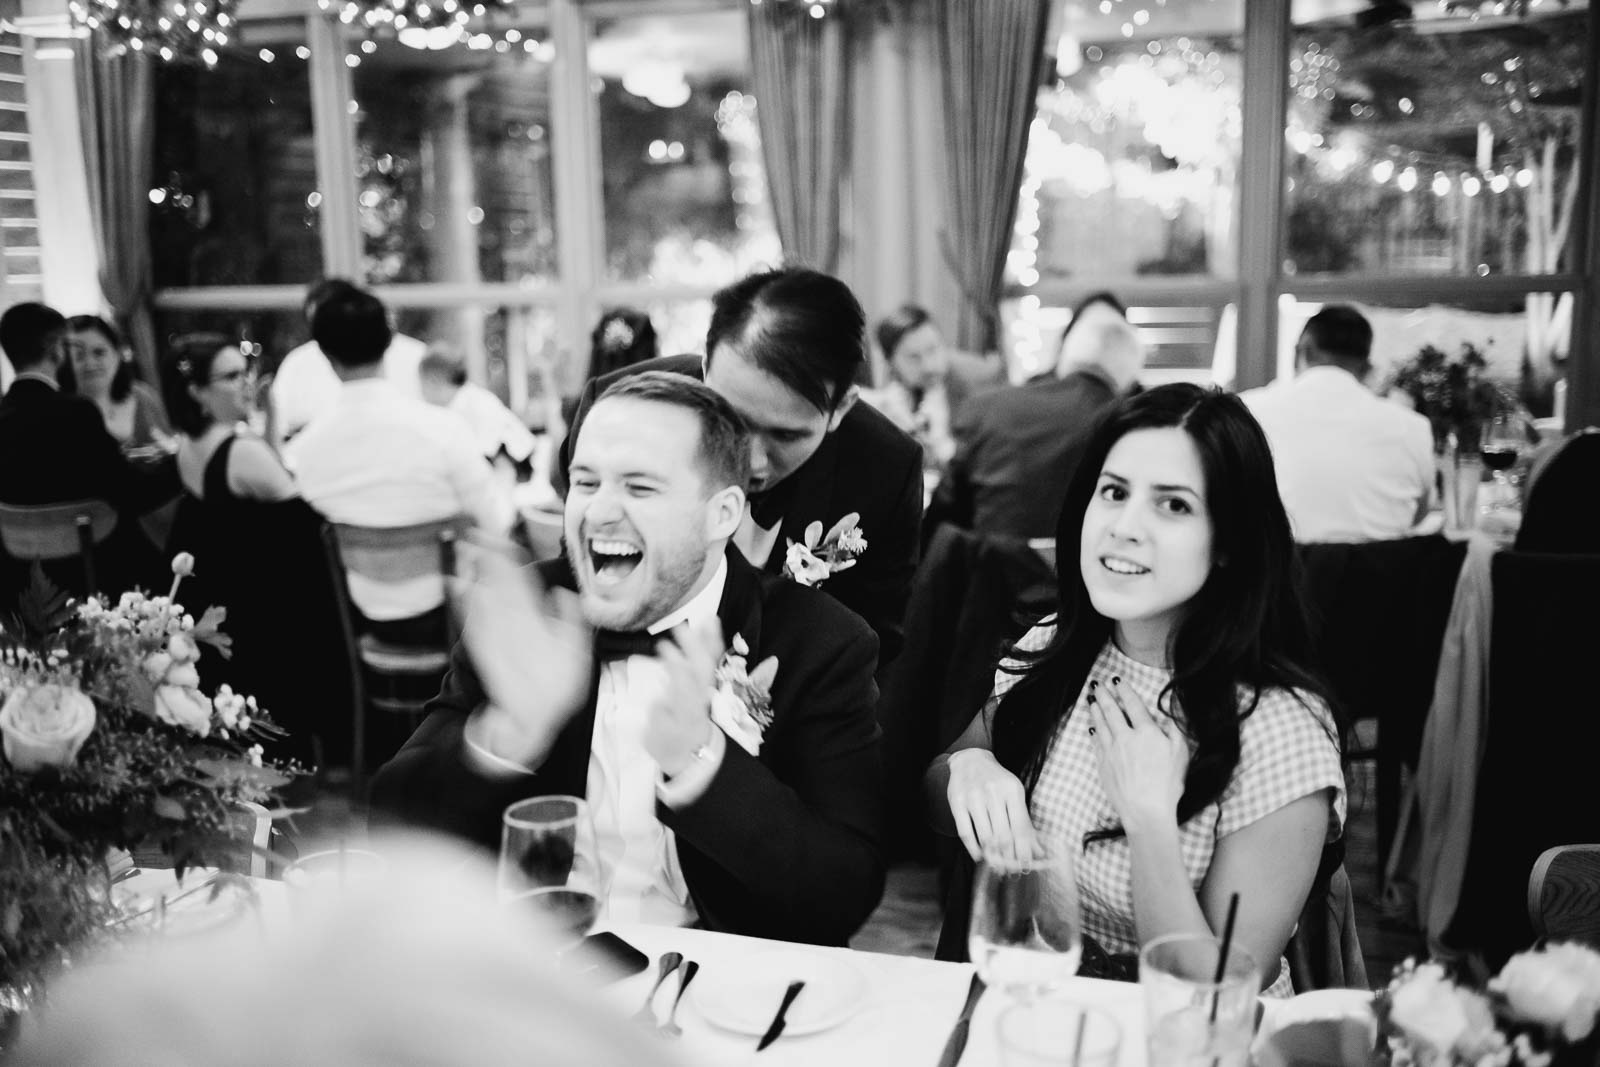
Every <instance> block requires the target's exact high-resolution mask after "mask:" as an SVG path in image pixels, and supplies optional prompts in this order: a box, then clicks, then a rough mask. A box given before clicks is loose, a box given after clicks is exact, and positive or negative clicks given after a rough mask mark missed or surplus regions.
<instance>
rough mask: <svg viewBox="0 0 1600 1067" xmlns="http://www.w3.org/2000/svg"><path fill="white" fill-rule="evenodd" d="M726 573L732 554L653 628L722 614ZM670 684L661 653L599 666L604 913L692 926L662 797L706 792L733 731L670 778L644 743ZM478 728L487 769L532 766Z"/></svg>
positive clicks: (594, 798)
mask: <svg viewBox="0 0 1600 1067" xmlns="http://www.w3.org/2000/svg"><path fill="white" fill-rule="evenodd" d="M727 580H728V564H727V561H726V560H723V561H721V562H719V563H718V565H717V570H716V572H715V573H714V574H713V575H712V577H711V581H710V582H708V583H707V584H706V587H705V588H704V589H702V590H700V592H698V593H696V594H695V595H694V596H693V597H692V598H691V599H690V600H689V602H688V603H686V604H684V605H683V607H681V608H679V609H678V610H677V611H675V612H673V613H672V614H671V615H668V616H667V617H666V618H664V619H662V620H661V621H660V622H657V623H655V624H654V625H653V626H650V627H649V628H648V629H649V632H650V633H652V634H659V633H665V632H666V631H668V630H670V629H672V628H673V627H675V626H679V625H681V624H683V623H689V624H690V625H694V624H697V623H703V622H705V621H707V620H710V619H712V618H715V617H716V614H717V605H718V604H719V603H721V601H722V590H723V586H725V585H726V584H727ZM665 684H666V674H665V672H664V671H663V670H662V668H661V665H660V664H659V663H658V662H657V661H656V659H655V658H654V657H653V656H643V655H639V656H629V657H628V658H626V659H622V660H615V661H612V662H609V663H606V664H604V665H603V666H602V667H601V669H600V680H599V690H598V693H597V695H596V697H595V708H594V735H593V738H592V740H591V741H590V745H589V776H588V780H587V789H586V797H587V800H588V803H589V815H590V818H591V819H592V821H593V822H594V832H595V845H596V847H597V849H598V850H599V854H600V855H599V860H600V876H601V879H602V881H603V883H604V885H605V899H604V900H603V901H602V905H601V906H602V910H601V916H602V919H603V920H605V921H609V922H619V923H627V922H644V923H652V924H655V925H663V926H688V925H690V924H691V923H693V922H694V921H695V918H696V913H695V908H694V902H693V901H692V900H690V899H689V887H688V885H687V884H686V883H685V882H684V880H683V870H682V868H681V867H680V866H679V864H678V848H677V839H676V837H675V836H674V834H673V833H672V831H671V830H669V829H667V827H665V826H663V825H662V824H661V821H660V820H659V819H657V818H656V801H657V800H658V799H659V800H660V801H661V802H662V803H663V804H665V805H666V806H667V807H669V808H680V807H684V806H686V805H688V804H691V803H693V802H694V801H695V800H698V799H699V797H700V795H701V794H702V793H704V792H705V790H706V787H707V786H709V785H710V784H711V779H712V778H713V777H715V776H716V773H717V768H718V767H720V766H721V765H722V757H723V754H724V753H725V752H726V751H727V740H726V738H725V736H724V735H723V733H722V731H721V730H719V729H713V730H711V743H710V745H708V746H707V752H706V754H705V756H704V758H701V759H696V760H695V761H694V762H693V763H692V764H690V765H689V766H688V767H687V768H685V769H684V770H683V771H681V772H679V773H678V774H677V775H675V776H673V778H671V779H670V780H668V779H666V778H665V777H664V776H663V775H662V773H661V768H660V767H659V766H657V765H656V762H655V760H654V759H652V758H651V757H650V753H649V752H648V751H647V750H646V749H645V746H644V732H645V725H646V718H647V716H648V715H649V711H650V704H651V698H652V696H653V695H654V694H655V693H658V692H659V691H660V690H661V688H662V687H663V686H664V685H665ZM474 732H475V731H474V730H473V729H472V728H471V727H469V729H468V731H467V735H466V736H467V742H466V745H467V755H468V758H469V759H470V760H471V761H472V763H473V764H474V765H475V766H476V767H477V768H478V769H479V771H480V772H481V773H483V774H486V775H490V776H503V775H508V774H528V773H531V772H529V771H528V770H527V769H526V768H525V767H522V766H521V765H519V764H516V763H513V762H511V761H510V760H506V759H502V758H500V757H499V756H496V755H494V754H493V753H492V752H490V751H488V749H487V748H485V747H484V746H483V745H482V744H480V743H479V742H478V741H477V740H475V739H474V737H473V734H474Z"/></svg>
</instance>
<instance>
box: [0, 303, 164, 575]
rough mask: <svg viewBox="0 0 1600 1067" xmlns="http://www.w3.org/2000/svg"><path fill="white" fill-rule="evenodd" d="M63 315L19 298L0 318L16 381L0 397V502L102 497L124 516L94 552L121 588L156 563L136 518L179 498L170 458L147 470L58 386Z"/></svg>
mask: <svg viewBox="0 0 1600 1067" xmlns="http://www.w3.org/2000/svg"><path fill="white" fill-rule="evenodd" d="M65 332H66V320H65V319H64V318H62V316H61V314H60V313H59V312H57V311H55V310H54V309H52V308H48V307H45V306H44V305H43V304H16V305H13V306H12V307H10V308H8V309H7V310H6V313H5V315H4V316H0V348H3V349H4V350H5V354H6V357H7V358H8V359H10V361H11V366H12V367H13V368H14V369H15V370H16V372H17V376H16V380H15V381H13V382H12V383H11V388H10V389H9V390H7V392H6V394H5V396H4V397H0V457H3V459H0V503H6V504H19V505H35V504H58V503H64V502H66V501H69V500H88V499H95V500H104V501H106V502H107V503H109V504H110V505H111V506H112V507H114V508H115V509H116V510H117V511H118V513H119V514H120V515H121V516H122V521H121V522H120V523H119V524H118V528H117V531H116V532H115V533H113V534H112V536H111V540H108V542H107V543H106V544H104V545H103V546H102V547H101V550H100V552H98V553H97V558H99V557H105V562H106V563H109V564H110V567H109V570H108V569H107V567H106V566H102V567H101V568H100V576H101V578H102V579H103V580H102V583H101V584H102V586H103V587H104V589H105V591H107V592H118V591H120V589H119V588H118V587H119V586H120V587H121V588H126V587H127V586H126V584H125V583H128V582H132V581H149V580H154V578H155V577H159V575H158V574H151V573H146V572H147V570H152V569H153V567H154V566H155V565H157V564H158V563H159V560H158V558H157V556H156V552H155V546H153V545H151V544H150V543H149V542H148V540H146V539H145V537H144V535H143V534H142V532H140V531H139V529H138V528H137V523H136V521H135V520H136V519H137V517H138V516H139V515H142V514H144V513H145V512H147V511H150V510H151V509H153V508H155V507H158V506H160V505H161V504H164V503H166V502H167V501H169V500H171V499H172V498H173V497H175V496H177V495H178V493H179V491H180V486H179V483H178V478H177V468H176V466H175V465H173V464H172V463H170V462H169V463H165V464H162V465H160V466H158V467H156V468H154V469H152V470H149V471H144V470H141V469H139V468H137V467H135V466H133V465H132V464H130V463H129V462H128V461H127V459H125V458H124V457H123V455H122V450H121V449H120V448H119V447H118V445H117V442H116V439H115V438H114V437H112V436H111V434H110V433H109V432H108V431H107V430H106V425H105V420H104V418H102V417H101V415H100V410H99V408H97V407H95V405H94V403H93V402H92V401H90V400H88V399H85V398H84V397H81V396H73V395H69V394H66V393H63V392H61V388H60V386H59V385H58V384H57V382H56V370H57V368H58V367H59V366H60V365H61V361H62V360H63V359H64V358H65V355H64V353H63V350H62V344H61V341H62V337H63V335H64V334H65Z"/></svg>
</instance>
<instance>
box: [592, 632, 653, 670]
mask: <svg viewBox="0 0 1600 1067" xmlns="http://www.w3.org/2000/svg"><path fill="white" fill-rule="evenodd" d="M663 636H665V635H664V634H652V633H646V632H645V631H644V630H596V631H595V634H594V653H595V655H596V656H598V657H599V659H600V662H601V663H611V662H613V661H615V660H619V659H627V658H628V657H629V656H653V655H655V652H656V645H658V644H659V643H660V642H661V638H662V637H663Z"/></svg>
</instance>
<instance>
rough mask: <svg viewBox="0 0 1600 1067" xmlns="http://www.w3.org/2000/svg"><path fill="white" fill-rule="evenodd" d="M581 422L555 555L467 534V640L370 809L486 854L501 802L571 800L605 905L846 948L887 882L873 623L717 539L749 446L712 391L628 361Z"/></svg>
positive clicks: (736, 518)
mask: <svg viewBox="0 0 1600 1067" xmlns="http://www.w3.org/2000/svg"><path fill="white" fill-rule="evenodd" d="M577 433H578V436H577V440H576V443H575V446H574V448H573V452H572V462H571V488H570V490H569V492H568V494H567V499H566V506H565V507H566V510H565V522H566V539H567V545H568V551H567V556H566V557H564V558H562V559H558V560H551V561H548V562H545V563H541V564H539V565H538V566H537V567H536V568H534V569H533V570H531V571H519V570H517V569H516V568H515V566H514V565H513V564H512V563H511V562H510V561H509V560H507V559H505V558H504V557H502V556H498V555H495V554H493V553H484V554H481V555H480V554H477V553H467V555H468V556H469V558H470V559H471V561H472V562H475V563H476V564H477V566H478V568H479V569H478V571H477V579H476V581H474V582H472V583H470V585H469V586H468V588H467V611H466V623H465V630H464V635H463V640H462V642H461V644H460V645H458V646H457V648H456V651H455V653H454V654H453V656H452V663H451V670H450V673H449V674H448V675H447V676H446V680H445V685H444V689H443V691H442V692H441V693H440V694H439V696H438V697H437V698H436V699H435V700H434V701H433V702H431V703H430V705H429V708H428V711H429V717H428V719H427V720H426V721H425V722H424V723H423V724H422V726H421V728H419V729H418V731H417V732H416V734H415V735H413V737H412V738H411V740H410V741H408V742H407V743H406V745H405V747H404V748H402V749H401V751H400V753H399V754H398V755H396V756H395V758H394V759H393V760H391V761H390V762H389V763H388V764H386V765H385V766H384V767H383V768H382V769H380V770H379V771H378V774H377V776H376V777H375V778H374V781H373V790H372V804H373V811H374V818H375V819H376V820H378V821H380V822H381V821H382V820H384V819H388V820H390V821H399V822H403V823H406V824H412V825H421V826H424V827H428V828H432V829H437V830H443V831H446V832H449V833H453V834H456V835H459V836H462V837H465V838H467V839H469V840H471V841H475V842H477V843H479V844H481V845H483V846H485V847H486V848H491V849H492V848H493V847H494V846H495V844H496V843H497V842H498V840H499V833H500V815H501V812H502V811H503V810H504V809H505V807H506V806H507V805H509V804H511V803H513V802H515V801H517V800H521V799H523V798H525V797H530V796H548V795H557V794H569V795H576V796H584V797H586V798H587V800H588V802H589V805H590V808H591V812H592V815H593V820H594V823H595V830H596V839H597V845H598V850H599V854H600V855H599V859H600V868H601V874H602V882H603V885H602V886H601V887H600V896H601V904H602V907H603V911H604V913H605V914H606V915H607V916H608V917H609V919H610V920H611V921H613V922H641V921H642V922H650V923H661V924H673V925H684V924H690V923H698V924H700V925H702V926H705V927H707V928H709V929H713V930H722V931H727V932H732V933H739V934H746V935H750V936H757V937H769V938H779V939H784V940H793V941H806V942H814V943H818V944H834V945H838V944H843V943H844V941H845V939H846V938H848V937H849V936H850V935H851V934H852V933H854V932H855V930H856V929H857V928H858V927H859V926H860V924H861V923H862V922H863V921H864V920H865V919H866V917H867V916H868V915H869V914H870V913H871V911H872V909H873V907H874V906H876V904H877V902H878V899H879V897H880V896H881V894H882V889H883V877H884V858H883V840H882V835H883V825H882V823H883V812H884V797H883V775H882V767H881V759H880V754H879V732H878V728H877V725H876V720H875V719H874V717H873V706H874V704H875V703H876V700H877V688H876V686H875V685H874V684H873V680H872V675H873V669H874V666H875V663H876V651H877V641H876V639H875V638H874V635H873V633H872V631H871V630H870V629H869V628H868V627H867V625H866V624H865V623H864V622H862V621H861V620H860V618H858V617H857V616H856V615H855V614H854V613H852V612H851V611H849V610H848V609H846V608H844V607H843V606H841V605H840V604H839V603H838V602H837V601H835V600H834V599H833V598H831V597H829V596H827V595H825V594H823V593H820V592H818V591H817V590H814V589H810V588H807V587H804V586H801V585H799V584H798V583H796V582H792V581H789V580H787V579H784V578H782V577H780V576H777V575H767V574H762V573H760V572H758V571H757V570H756V569H755V567H753V566H752V565H751V564H750V563H748V562H747V561H746V560H745V558H744V556H743V555H742V554H741V553H740V552H739V551H738V550H737V549H734V550H730V549H729V541H730V539H731V538H732V537H733V534H734V531H735V530H737V529H738V527H739V524H740V521H741V520H742V518H743V516H744V511H745V490H744V486H745V485H746V484H747V483H748V481H749V477H750V455H751V452H750V443H749V436H748V431H747V430H746V428H745V425H744V422H743V420H742V419H741V418H740V417H739V416H738V415H737V414H736V413H735V412H734V410H733V408H732V407H730V406H729V404H728V402H727V401H726V400H724V399H722V398H721V397H720V396H718V395H717V394H716V393H715V392H713V391H712V390H711V389H709V388H708V387H707V386H705V385H703V384H701V383H700V382H697V381H694V380H693V379H691V378H689V377H687V376H684V375H681V374H673V373H665V372H655V373H644V374H638V375H634V376H631V377H628V378H624V379H622V380H620V381H618V382H617V383H616V384H614V385H613V386H612V387H611V388H610V389H609V390H608V391H607V392H606V393H604V394H602V395H601V397H600V398H599V400H597V401H596V402H595V403H594V405H593V407H592V408H591V410H590V411H589V413H588V415H587V417H586V418H585V419H584V420H583V422H582V423H581V425H580V427H579V429H578V431H577ZM535 575H537V579H536V578H535ZM540 580H542V582H543V583H544V584H545V585H550V586H556V587H559V588H564V589H570V588H573V587H574V586H575V587H576V589H577V592H578V598H577V601H576V603H575V604H574V603H572V598H571V597H570V595H568V596H566V597H564V598H563V597H561V596H556V595H552V596H551V597H549V598H546V597H545V596H543V595H542V594H541V593H540V591H539V581H540ZM553 592H554V591H553ZM589 626H594V627H600V628H601V629H600V631H599V633H598V634H596V635H595V638H594V642H593V644H594V656H593V657H592V658H591V656H590V655H589V651H590V650H589V648H588V645H589V644H590V641H589V635H588V629H587V628H588V627H589ZM735 657H737V659H738V661H737V662H735V659H734V658H735ZM596 661H598V679H597V682H596V684H595V685H593V686H592V687H591V685H590V681H591V679H593V678H594V677H595V673H596ZM730 672H731V673H733V674H735V675H736V676H739V677H748V678H749V679H750V681H751V685H750V686H749V687H746V686H744V685H735V684H733V683H731V682H729V681H728V675H729V673H730ZM753 690H762V691H764V694H765V696H764V699H763V697H761V696H756V695H754V693H753ZM763 705H765V706H763Z"/></svg>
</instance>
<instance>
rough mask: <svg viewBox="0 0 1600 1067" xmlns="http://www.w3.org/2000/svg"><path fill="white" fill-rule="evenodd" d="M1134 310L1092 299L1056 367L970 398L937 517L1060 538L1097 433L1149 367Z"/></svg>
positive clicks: (1000, 531)
mask: <svg viewBox="0 0 1600 1067" xmlns="http://www.w3.org/2000/svg"><path fill="white" fill-rule="evenodd" d="M1125 315H1126V312H1125V311H1124V309H1123V307H1122V304H1121V303H1120V302H1119V301H1118V300H1117V299H1116V298H1115V297H1113V296H1112V295H1111V294H1110V293H1095V294H1094V295H1092V296H1090V297H1087V298H1085V299H1084V300H1083V302H1081V303H1080V304H1079V305H1078V309H1077V310H1076V311H1075V312H1074V314H1073V316H1072V319H1071V321H1070V322H1069V323H1068V324H1067V332H1066V334H1065V335H1064V336H1063V337H1062V338H1061V349H1060V354H1059V355H1058V356H1057V358H1056V366H1055V369H1054V373H1047V374H1045V375H1042V376H1040V377H1038V378H1035V379H1033V380H1032V381H1029V382H1026V383H1024V384H1022V385H1013V386H1007V387H1005V388H1003V389H996V390H992V391H990V392H987V393H980V394H979V395H977V396H975V397H973V398H972V399H971V400H969V401H968V402H967V405H966V407H965V408H963V409H962V411H961V413H960V414H959V415H958V416H957V417H956V419H955V436H956V452H955V456H954V458H952V459H951V461H950V470H949V472H948V473H947V474H946V476H945V478H944V479H943V480H942V481H941V482H940V483H939V490H938V494H937V496H936V497H935V499H934V503H933V506H932V508H930V513H936V514H937V516H938V517H939V518H940V519H942V520H944V521H947V522H952V523H954V524H955V525H957V526H962V527H965V528H967V529H971V530H975V531H977V532H978V533H981V534H986V535H990V536H1001V537H1013V538H1022V539H1028V538H1037V537H1054V536H1055V530H1056V520H1057V519H1058V518H1059V517H1060V512H1061V502H1062V500H1063V499H1064V498H1065V497H1066V493H1067V483H1068V482H1070V481H1071V480H1072V473H1073V471H1074V470H1075V469H1076V468H1077V465H1078V457H1079V455H1081V454H1082V451H1083V445H1084V443H1085V440H1086V438H1087V436H1088V433H1089V431H1090V430H1091V429H1092V428H1093V427H1094V425H1095V423H1096V422H1097V420H1098V419H1099V418H1100V416H1101V415H1103V414H1105V412H1106V411H1107V410H1109V408H1110V407H1111V405H1112V404H1113V403H1115V402H1116V401H1117V400H1118V399H1119V398H1121V397H1123V396H1125V395H1126V394H1127V393H1128V391H1129V390H1130V389H1131V388H1132V387H1133V385H1134V383H1135V382H1136V381H1137V380H1138V377H1139V373H1140V371H1142V370H1143V369H1144V350H1143V348H1142V347H1141V345H1140V343H1139V340H1138V337H1137V335H1136V334H1135V333H1134V332H1133V327H1132V326H1130V325H1129V324H1128V321H1127V319H1126V317H1125Z"/></svg>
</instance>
